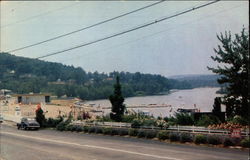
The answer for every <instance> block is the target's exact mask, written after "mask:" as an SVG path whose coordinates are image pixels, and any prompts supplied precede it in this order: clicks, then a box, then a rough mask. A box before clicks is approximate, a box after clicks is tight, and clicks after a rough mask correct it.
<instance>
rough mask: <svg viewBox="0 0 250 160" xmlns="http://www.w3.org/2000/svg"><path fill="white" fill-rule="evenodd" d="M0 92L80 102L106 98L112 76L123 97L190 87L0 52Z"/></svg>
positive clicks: (185, 83)
mask: <svg viewBox="0 0 250 160" xmlns="http://www.w3.org/2000/svg"><path fill="white" fill-rule="evenodd" d="M0 66H1V67H0V73H1V74H0V89H10V90H12V91H13V92H14V93H30V92H33V93H40V92H43V93H45V92H46V93H51V94H53V95H57V96H58V97H61V96H63V95H66V96H68V97H80V98H81V99H103V98H105V99H106V98H108V97H109V96H110V95H111V94H112V92H113V85H114V84H115V77H116V76H119V77H120V82H121V85H122V92H123V95H124V97H132V96H140V95H156V94H164V93H167V92H168V91H169V90H170V89H190V88H193V86H192V85H190V82H188V81H186V80H181V81H179V80H175V79H168V78H166V77H164V76H161V75H153V74H143V73H140V72H136V73H129V72H115V71H114V72H111V73H109V74H106V73H98V72H93V73H92V72H86V71H84V70H83V69H82V68H80V67H74V66H67V65H63V64H61V63H54V62H46V61H42V60H38V59H31V58H24V57H18V56H14V55H11V54H8V53H0Z"/></svg>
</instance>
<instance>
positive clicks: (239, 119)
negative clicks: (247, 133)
mask: <svg viewBox="0 0 250 160" xmlns="http://www.w3.org/2000/svg"><path fill="white" fill-rule="evenodd" d="M231 122H232V123H234V124H241V125H248V124H249V121H248V120H247V119H246V118H243V117H241V116H234V117H233V119H232V120H231Z"/></svg>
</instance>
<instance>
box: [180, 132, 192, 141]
mask: <svg viewBox="0 0 250 160" xmlns="http://www.w3.org/2000/svg"><path fill="white" fill-rule="evenodd" d="M180 141H181V142H182V143H185V142H192V141H193V138H192V136H191V135H190V134H189V133H181V135H180Z"/></svg>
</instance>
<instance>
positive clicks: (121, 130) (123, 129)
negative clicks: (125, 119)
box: [119, 128, 128, 136]
mask: <svg viewBox="0 0 250 160" xmlns="http://www.w3.org/2000/svg"><path fill="white" fill-rule="evenodd" d="M119 135H120V136H125V135H128V129H125V128H121V129H120V131H119Z"/></svg>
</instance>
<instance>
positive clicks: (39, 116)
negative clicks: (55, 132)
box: [36, 108, 46, 127]
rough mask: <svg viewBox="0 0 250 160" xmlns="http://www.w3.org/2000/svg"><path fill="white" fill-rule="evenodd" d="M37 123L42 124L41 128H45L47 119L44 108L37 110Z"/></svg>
mask: <svg viewBox="0 0 250 160" xmlns="http://www.w3.org/2000/svg"><path fill="white" fill-rule="evenodd" d="M36 121H37V122H38V123H39V124H40V126H41V127H44V126H45V122H46V119H45V116H44V114H43V110H42V108H38V109H37V110H36Z"/></svg>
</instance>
